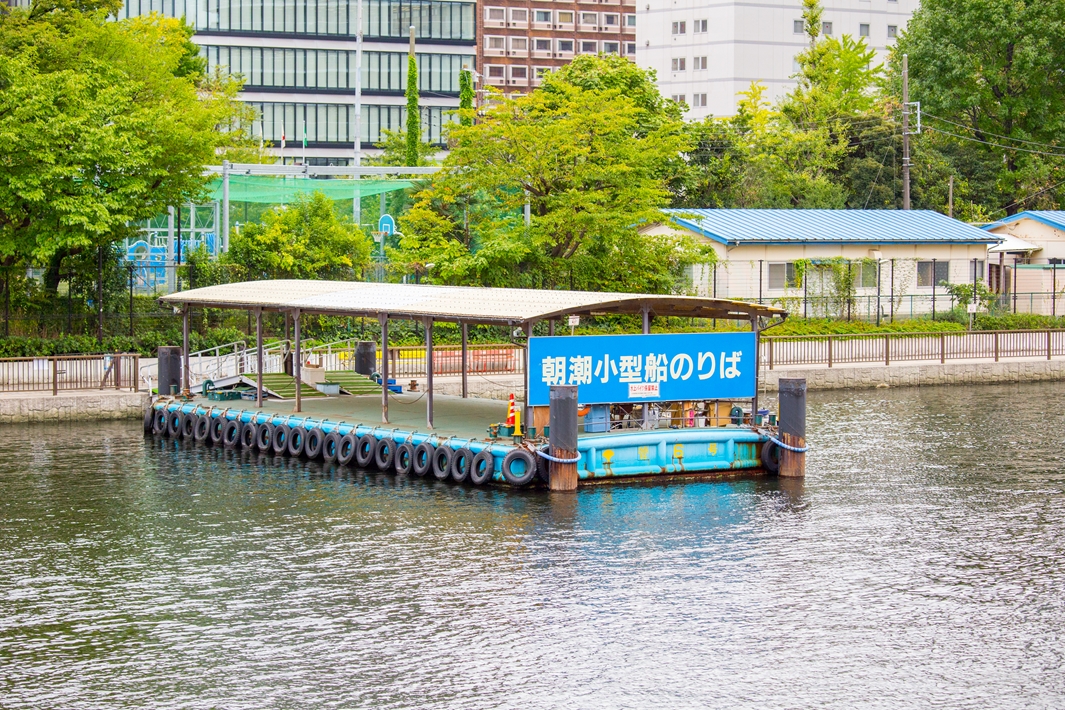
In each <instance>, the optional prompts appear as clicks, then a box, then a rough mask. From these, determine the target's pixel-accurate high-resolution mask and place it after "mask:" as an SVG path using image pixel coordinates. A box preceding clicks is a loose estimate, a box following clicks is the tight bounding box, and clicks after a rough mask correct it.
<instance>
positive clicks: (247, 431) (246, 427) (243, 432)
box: [240, 422, 259, 451]
mask: <svg viewBox="0 0 1065 710" xmlns="http://www.w3.org/2000/svg"><path fill="white" fill-rule="evenodd" d="M258 430H259V425H258V424H256V423H255V422H248V423H246V424H242V425H241V427H240V447H241V448H242V449H247V450H248V451H252V450H254V449H255V448H256V447H255V435H256V433H257V432H258Z"/></svg>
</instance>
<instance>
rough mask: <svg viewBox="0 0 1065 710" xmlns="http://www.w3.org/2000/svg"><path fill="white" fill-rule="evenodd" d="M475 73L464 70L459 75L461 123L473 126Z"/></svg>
mask: <svg viewBox="0 0 1065 710" xmlns="http://www.w3.org/2000/svg"><path fill="white" fill-rule="evenodd" d="M472 112H473V73H472V72H471V71H470V70H469V69H463V70H462V71H461V72H460V73H459V123H461V124H462V125H463V126H472V125H473V116H472V115H471V114H472Z"/></svg>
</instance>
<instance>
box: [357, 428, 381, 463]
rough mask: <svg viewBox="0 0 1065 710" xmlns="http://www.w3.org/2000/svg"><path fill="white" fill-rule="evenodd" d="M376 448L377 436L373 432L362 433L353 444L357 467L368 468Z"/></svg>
mask: <svg viewBox="0 0 1065 710" xmlns="http://www.w3.org/2000/svg"><path fill="white" fill-rule="evenodd" d="M376 449H377V438H376V437H375V436H374V435H373V434H363V435H362V436H360V437H359V441H358V443H357V444H356V446H355V465H356V466H358V467H359V468H369V467H370V464H372V463H373V455H374V451H375V450H376Z"/></svg>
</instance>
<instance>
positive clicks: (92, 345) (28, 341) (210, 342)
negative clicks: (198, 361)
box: [0, 328, 246, 357]
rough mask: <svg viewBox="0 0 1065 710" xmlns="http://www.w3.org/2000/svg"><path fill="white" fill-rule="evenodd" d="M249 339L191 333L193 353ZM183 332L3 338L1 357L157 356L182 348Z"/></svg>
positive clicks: (226, 331)
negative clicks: (161, 349)
mask: <svg viewBox="0 0 1065 710" xmlns="http://www.w3.org/2000/svg"><path fill="white" fill-rule="evenodd" d="M237 340H246V336H245V335H244V334H243V333H242V332H241V331H239V330H237V329H235V328H214V329H211V330H208V331H207V332H205V333H202V334H201V333H195V332H194V333H190V334H189V345H190V347H191V348H192V350H193V351H196V350H203V349H206V348H213V347H216V346H218V345H225V344H226V343H232V342H234V341H237ZM180 344H181V331H180V329H178V328H171V329H170V330H168V331H154V330H152V331H147V332H144V333H140V334H138V335H137V337H135V338H130V337H129V336H125V335H118V336H112V337H110V338H104V340H103V342H102V343H101V342H97V340H96V338H95V337H93V336H89V335H65V336H61V337H58V338H20V337H10V338H0V357H46V356H48V355H76V354H85V355H93V354H98V353H138V354H140V355H141V356H143V357H154V356H155V353H156V349H157V348H158V347H159V346H160V345H180Z"/></svg>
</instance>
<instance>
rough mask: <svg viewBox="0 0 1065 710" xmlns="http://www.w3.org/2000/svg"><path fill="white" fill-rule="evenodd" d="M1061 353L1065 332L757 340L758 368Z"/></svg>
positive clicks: (833, 336) (964, 332)
mask: <svg viewBox="0 0 1065 710" xmlns="http://www.w3.org/2000/svg"><path fill="white" fill-rule="evenodd" d="M1054 355H1065V330H984V331H948V332H942V333H876V334H868V335H785V336H765V337H763V338H762V346H761V359H762V365H763V366H764V367H768V368H769V369H770V370H772V369H773V368H775V367H780V366H789V365H827V366H828V367H832V366H833V365H843V364H850V363H872V362H875V363H883V364H884V365H885V366H886V365H891V363H893V362H917V361H925V362H940V363H944V362H946V361H947V360H994V361H995V362H998V361H999V360H1000V359H1001V358H1013V357H1040V358H1044V357H1045V358H1046V359H1047V360H1049V359H1051V357H1053V356H1054Z"/></svg>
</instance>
